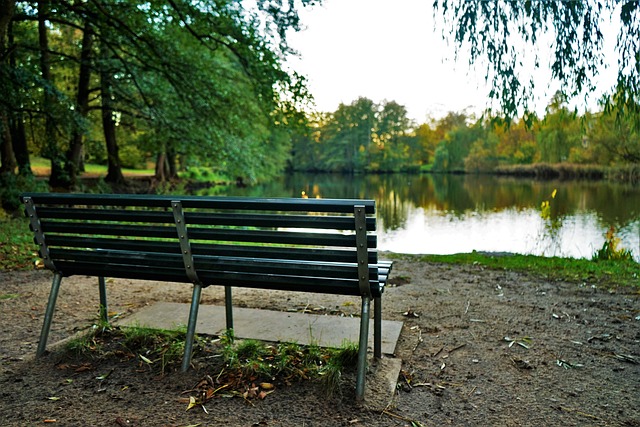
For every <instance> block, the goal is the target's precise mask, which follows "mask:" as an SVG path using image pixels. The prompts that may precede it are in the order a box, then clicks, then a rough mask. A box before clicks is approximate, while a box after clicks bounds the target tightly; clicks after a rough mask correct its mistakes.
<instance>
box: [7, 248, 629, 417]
mask: <svg viewBox="0 0 640 427" xmlns="http://www.w3.org/2000/svg"><path fill="white" fill-rule="evenodd" d="M391 278H392V281H393V282H395V283H396V286H390V287H389V288H388V289H387V290H386V292H385V295H384V297H383V307H384V308H383V317H384V318H385V319H389V320H401V321H404V328H403V331H402V334H401V337H400V341H399V343H398V346H397V349H396V354H395V357H398V358H401V359H402V361H403V370H402V372H401V375H400V377H399V378H398V387H397V393H396V395H395V397H394V399H393V402H392V403H391V405H390V406H389V407H388V408H387V409H386V410H385V411H372V410H370V409H367V407H366V406H362V405H357V404H355V403H354V399H353V397H354V396H353V393H354V392H353V381H354V375H353V373H351V372H349V373H347V374H346V375H345V376H344V377H343V382H344V384H343V387H342V388H341V389H342V393H341V394H338V395H336V396H334V397H331V398H327V397H326V395H325V394H324V393H322V392H321V391H320V386H319V384H317V383H315V382H300V383H294V384H292V385H284V384H282V385H277V388H276V391H275V392H274V393H272V394H270V395H269V396H267V398H266V399H264V400H253V401H251V402H248V401H245V400H244V399H242V398H226V399H225V398H219V399H214V400H212V401H211V402H209V404H208V405H207V409H208V413H205V412H204V411H202V410H200V409H197V408H194V409H192V410H190V411H185V405H184V403H183V402H180V401H179V398H180V397H181V392H182V391H184V390H187V389H190V388H192V387H193V386H194V384H196V383H197V382H198V380H199V379H201V378H202V377H203V375H206V374H210V373H211V372H207V365H206V363H202V364H200V368H199V369H198V370H192V371H190V372H189V373H187V374H180V373H178V372H171V373H168V374H165V375H159V374H158V373H157V372H151V371H150V370H148V369H144V367H143V368H142V369H141V367H140V366H139V365H138V364H136V363H132V362H121V363H119V362H117V361H113V362H104V363H102V362H101V363H95V362H92V361H88V362H87V363H86V365H85V366H84V367H83V368H82V369H78V368H77V366H76V365H73V366H70V365H69V364H68V363H65V362H64V360H63V359H62V356H61V355H60V353H59V352H52V353H51V354H49V355H47V356H46V357H44V358H42V359H39V360H34V359H33V357H32V355H33V354H34V353H35V348H36V346H37V341H38V337H39V334H40V328H41V325H42V317H43V312H44V308H45V305H46V301H47V296H48V292H49V287H50V281H51V274H50V273H49V272H47V271H29V272H11V271H5V272H1V273H0V361H1V364H0V425H2V426H27V425H43V424H45V423H47V424H48V423H51V424H53V425H64V426H76V425H77V426H88V425H96V426H125V425H131V426H134V425H135V426H192V425H193V426H195V425H201V426H205V425H207V426H208V425H212V426H213V425H230V426H294V425H295V426H360V425H361V426H441V425H454V426H487V425H495V426H564V427H566V426H640V364H638V362H640V302H639V296H640V295H639V293H638V291H637V289H618V290H615V291H609V290H605V289H600V288H599V286H598V283H562V282H554V283H550V282H548V281H546V280H544V279H542V278H539V277H532V276H527V275H523V274H518V273H513V272H509V271H492V270H486V269H483V268H481V267H479V266H447V265H439V264H431V263H424V262H419V261H417V260H415V259H414V258H411V257H406V258H403V259H401V260H397V261H396V262H395V265H394V271H393V273H392V276H391ZM107 287H108V294H109V302H110V310H111V311H112V312H116V313H119V314H120V315H121V316H126V315H128V314H130V313H132V312H133V311H135V310H136V309H138V308H139V307H142V306H144V305H146V304H152V303H153V302H155V301H172V302H187V301H188V300H189V298H190V296H191V290H190V287H189V286H187V285H181V284H167V283H153V282H132V281H126V280H113V281H109V282H108V285H107ZM234 296H235V302H236V305H238V306H246V307H255V308H264V309H269V310H291V309H300V308H304V307H309V306H312V307H313V306H316V307H320V306H322V307H336V308H339V311H342V312H346V313H347V314H352V313H353V314H357V312H358V304H357V301H356V304H353V300H349V299H348V298H343V297H336V296H325V295H316V294H300V293H298V294H295V293H285V292H264V291H248V290H240V289H238V290H237V291H235V294H234ZM222 300H223V293H222V290H221V289H214V288H208V289H206V290H205V291H204V301H203V303H204V304H222ZM97 306H98V289H97V280H96V279H95V278H87V277H73V278H68V279H65V280H64V281H63V283H62V289H61V291H60V296H59V299H58V306H57V307H58V308H57V312H56V315H55V317H54V322H53V327H52V331H51V335H50V341H49V342H50V343H53V342H55V341H58V340H61V339H63V338H66V337H68V336H70V335H72V334H73V333H75V332H77V331H81V330H83V329H86V328H88V327H89V326H91V325H92V324H93V323H94V322H95V320H96V313H97ZM328 311H331V310H328ZM105 372H112V373H111V375H110V376H109V377H108V378H107V379H106V380H98V379H97V377H99V376H100V375H102V374H104V373H105Z"/></svg>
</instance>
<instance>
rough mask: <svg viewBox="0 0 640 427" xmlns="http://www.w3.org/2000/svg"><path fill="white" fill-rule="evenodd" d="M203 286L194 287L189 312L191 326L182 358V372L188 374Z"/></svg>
mask: <svg viewBox="0 0 640 427" xmlns="http://www.w3.org/2000/svg"><path fill="white" fill-rule="evenodd" d="M201 294H202V285H201V284H199V283H195V284H194V285H193V295H192V296H191V310H190V311H189V324H188V325H187V336H186V338H185V341H184V356H183V357H182V372H187V371H188V370H189V366H190V365H191V352H192V351H193V340H194V338H195V335H196V323H197V322H198V308H199V307H200V295H201Z"/></svg>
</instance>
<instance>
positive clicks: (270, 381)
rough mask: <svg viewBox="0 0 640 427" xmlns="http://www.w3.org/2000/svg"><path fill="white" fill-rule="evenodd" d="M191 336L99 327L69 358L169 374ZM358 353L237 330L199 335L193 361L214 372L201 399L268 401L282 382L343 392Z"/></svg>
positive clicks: (71, 345)
mask: <svg viewBox="0 0 640 427" xmlns="http://www.w3.org/2000/svg"><path fill="white" fill-rule="evenodd" d="M185 335H186V333H185V331H184V330H178V331H167V330H158V329H150V328H144V327H108V326H105V325H103V326H99V325H96V326H95V327H94V329H93V330H92V331H91V332H90V333H88V334H85V335H83V336H80V337H78V338H75V339H73V340H71V341H69V342H68V343H67V344H66V346H65V356H67V357H69V358H72V359H76V361H80V362H82V361H83V360H87V359H88V360H90V361H91V362H92V363H94V362H99V361H111V362H113V361H115V362H118V363H120V362H130V363H134V364H135V365H136V367H137V369H139V368H141V367H143V368H145V371H149V372H154V373H156V372H157V373H161V374H165V373H167V372H170V371H176V370H178V369H179V367H180V366H181V363H182V357H183V353H184V340H185ZM357 354H358V349H357V345H356V344H355V343H350V342H347V343H345V344H344V345H343V347H342V348H339V349H332V348H321V347H319V346H317V345H308V346H303V345H299V344H296V343H278V344H275V343H267V342H264V341H258V340H252V339H245V340H236V339H234V337H233V334H232V333H227V334H225V335H223V336H221V337H219V338H218V339H208V338H207V337H204V336H196V341H195V342H194V346H193V358H192V361H193V362H194V363H195V364H196V365H197V366H198V369H199V370H206V371H207V373H208V375H205V377H204V379H203V380H202V381H201V382H200V383H199V385H198V386H196V387H195V388H194V390H197V396H196V397H197V398H196V401H197V402H205V401H208V400H210V399H211V398H213V397H214V396H219V395H220V394H224V395H225V396H227V397H228V396H241V397H244V398H245V399H252V398H261V399H263V398H264V397H266V395H268V394H269V393H270V392H271V391H273V390H275V388H276V385H278V386H281V385H286V386H288V385H291V384H292V383H294V382H298V381H319V383H320V384H321V385H322V386H323V389H324V390H325V392H326V393H327V395H334V394H336V393H338V392H340V385H341V379H342V373H343V372H344V371H345V370H346V369H352V368H354V367H355V366H356V363H357ZM203 388H206V390H205V392H204V394H203V393H202V392H203ZM194 390H191V391H194ZM190 401H191V400H190Z"/></svg>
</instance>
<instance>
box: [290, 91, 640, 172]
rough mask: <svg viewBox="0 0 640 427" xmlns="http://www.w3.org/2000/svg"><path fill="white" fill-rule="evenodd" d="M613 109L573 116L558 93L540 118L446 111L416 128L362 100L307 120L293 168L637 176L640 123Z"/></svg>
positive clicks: (387, 108)
mask: <svg viewBox="0 0 640 427" xmlns="http://www.w3.org/2000/svg"><path fill="white" fill-rule="evenodd" d="M620 110H621V108H617V106H616V105H613V106H612V108H610V111H607V113H604V112H602V111H600V112H595V113H586V114H584V115H578V114H576V113H575V112H572V111H571V110H570V109H569V108H568V106H567V104H566V99H565V98H564V97H563V96H562V95H561V94H560V93H558V94H556V95H555V96H554V97H553V99H552V100H551V102H550V104H549V105H548V107H547V109H546V114H545V116H544V117H540V118H539V117H536V116H532V115H529V116H527V117H526V120H525V119H524V118H523V119H521V120H517V121H515V122H511V123H506V122H505V121H504V120H503V119H501V118H500V117H499V116H498V117H496V116H492V115H490V114H487V115H484V116H482V117H480V118H478V117H474V116H471V115H467V114H465V113H459V112H451V113H449V114H447V115H446V116H445V117H443V118H441V119H437V120H436V119H433V120H430V121H428V122H427V123H424V124H420V125H416V124H414V123H412V122H411V120H409V119H408V118H407V112H406V109H405V108H404V107H403V106H401V105H399V104H397V103H395V102H386V101H385V102H383V103H382V104H375V103H374V102H373V101H371V100H369V99H366V98H360V99H358V100H356V101H354V102H353V103H351V104H350V105H344V104H342V105H340V106H339V107H338V109H337V110H336V111H335V112H334V113H331V114H323V115H319V116H317V117H315V118H314V120H311V121H310V122H309V125H308V127H307V128H306V133H304V134H300V135H297V136H296V137H295V139H294V145H293V151H292V157H291V160H290V163H289V166H290V169H292V170H304V171H340V172H354V173H361V172H401V171H405V172H414V171H431V172H449V173H451V172H453V173H482V172H491V173H499V174H509V175H520V176H528V177H538V178H589V179H602V178H616V179H618V178H622V179H638V176H639V175H640V173H639V169H640V136H639V134H638V130H639V127H640V125H639V124H638V122H637V121H636V120H635V118H634V117H629V116H625V115H624V114H620V112H621V111H620Z"/></svg>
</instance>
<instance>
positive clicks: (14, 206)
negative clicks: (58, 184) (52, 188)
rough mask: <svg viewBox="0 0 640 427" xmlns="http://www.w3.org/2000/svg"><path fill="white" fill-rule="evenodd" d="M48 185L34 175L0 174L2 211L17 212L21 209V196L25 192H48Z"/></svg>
mask: <svg viewBox="0 0 640 427" xmlns="http://www.w3.org/2000/svg"><path fill="white" fill-rule="evenodd" d="M48 189H49V187H48V185H47V184H46V183H45V182H43V181H41V180H38V179H37V178H35V177H34V176H33V175H14V174H10V173H4V174H0V200H1V201H2V209H4V210H5V211H7V212H15V211H17V210H18V209H19V208H20V207H21V203H20V194H21V193H23V192H35V191H48Z"/></svg>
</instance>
